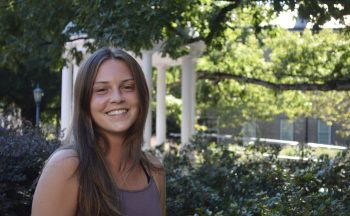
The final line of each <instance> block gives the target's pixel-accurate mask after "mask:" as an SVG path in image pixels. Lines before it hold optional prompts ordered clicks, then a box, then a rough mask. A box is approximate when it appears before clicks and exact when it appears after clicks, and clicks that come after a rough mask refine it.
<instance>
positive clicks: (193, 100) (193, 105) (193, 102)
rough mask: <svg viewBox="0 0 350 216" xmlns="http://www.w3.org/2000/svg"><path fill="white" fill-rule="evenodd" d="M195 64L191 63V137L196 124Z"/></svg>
mask: <svg viewBox="0 0 350 216" xmlns="http://www.w3.org/2000/svg"><path fill="white" fill-rule="evenodd" d="M195 69H196V62H195V61H193V62H192V64H191V135H194V134H195V132H196V131H195V127H194V126H195V124H196V79H197V74H196V70H195Z"/></svg>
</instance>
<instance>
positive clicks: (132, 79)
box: [122, 78, 134, 83]
mask: <svg viewBox="0 0 350 216" xmlns="http://www.w3.org/2000/svg"><path fill="white" fill-rule="evenodd" d="M128 81H134V78H130V79H125V80H123V81H122V82H123V83H125V82H128Z"/></svg>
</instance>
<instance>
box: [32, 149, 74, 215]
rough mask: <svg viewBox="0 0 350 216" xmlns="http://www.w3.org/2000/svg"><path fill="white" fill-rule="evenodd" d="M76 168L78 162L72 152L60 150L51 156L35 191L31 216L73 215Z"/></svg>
mask: <svg viewBox="0 0 350 216" xmlns="http://www.w3.org/2000/svg"><path fill="white" fill-rule="evenodd" d="M78 166H79V160H78V156H77V153H76V152H75V151H74V150H69V149H61V150H58V151H56V152H55V153H53V154H52V156H51V157H50V158H49V160H48V162H47V164H46V165H45V167H44V169H43V171H42V174H41V176H40V178H39V181H38V185H37V187H36V189H35V193H34V197H33V205H32V215H74V214H75V211H76V207H77V197H78V177H77V169H78ZM58 212H60V214H58Z"/></svg>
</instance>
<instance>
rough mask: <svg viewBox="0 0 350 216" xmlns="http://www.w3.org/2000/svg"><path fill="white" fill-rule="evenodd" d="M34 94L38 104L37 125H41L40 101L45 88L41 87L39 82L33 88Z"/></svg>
mask: <svg viewBox="0 0 350 216" xmlns="http://www.w3.org/2000/svg"><path fill="white" fill-rule="evenodd" d="M33 95H34V101H35V105H36V112H35V126H36V127H37V126H39V122H40V102H41V98H42V96H43V90H42V89H41V88H40V87H39V84H37V86H36V88H35V89H34V90H33Z"/></svg>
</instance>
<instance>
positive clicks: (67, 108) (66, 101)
mask: <svg viewBox="0 0 350 216" xmlns="http://www.w3.org/2000/svg"><path fill="white" fill-rule="evenodd" d="M72 88H73V71H72V64H71V63H67V65H66V66H64V67H63V69H62V89H61V132H62V133H63V134H62V135H63V136H62V137H63V138H64V137H65V136H66V135H67V132H66V131H67V129H68V127H69V124H70V120H71V117H72V92H73V89H72Z"/></svg>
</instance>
